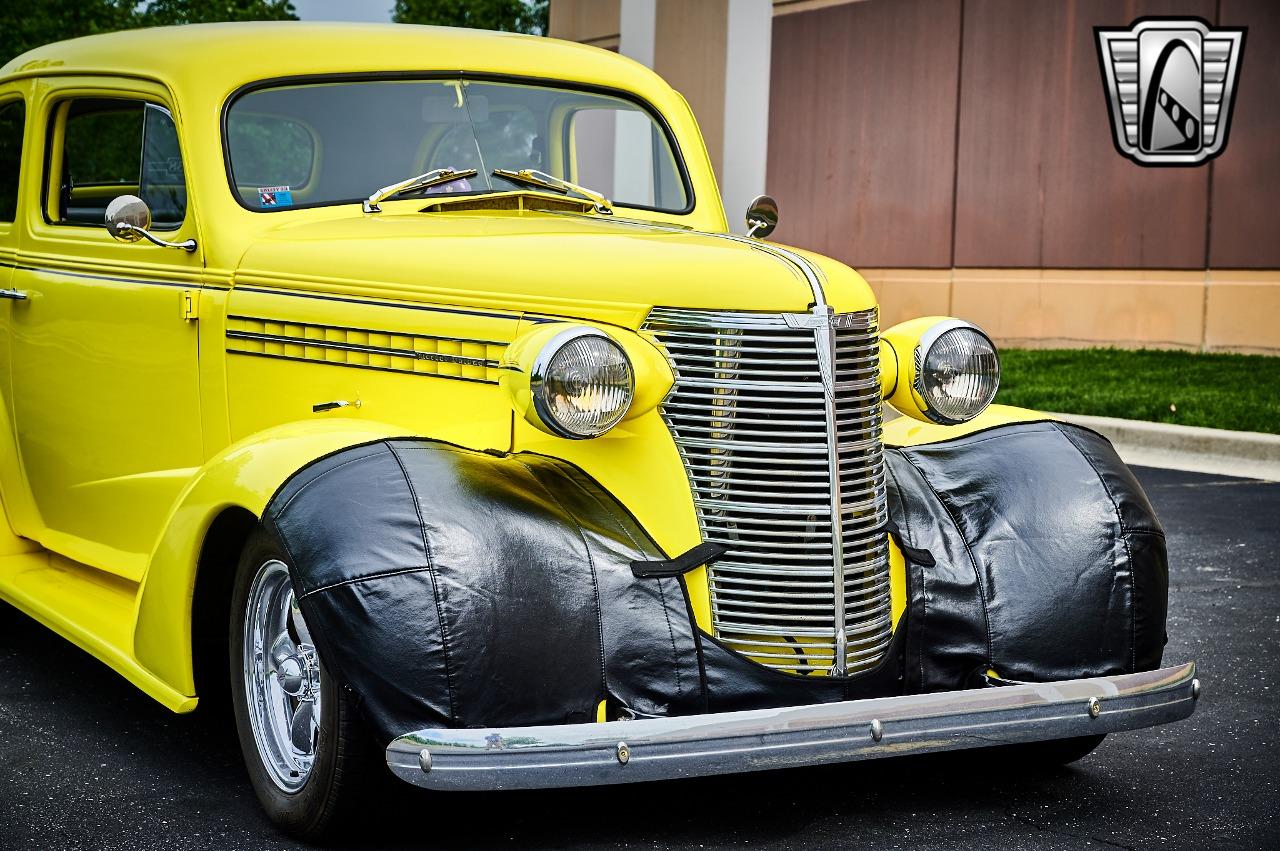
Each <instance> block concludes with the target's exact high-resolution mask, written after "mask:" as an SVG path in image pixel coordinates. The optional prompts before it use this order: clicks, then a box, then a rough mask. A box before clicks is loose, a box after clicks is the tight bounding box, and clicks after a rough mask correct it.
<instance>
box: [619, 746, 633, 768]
mask: <svg viewBox="0 0 1280 851" xmlns="http://www.w3.org/2000/svg"><path fill="white" fill-rule="evenodd" d="M630 759H631V748H629V747H627V743H626V742H618V762H620V763H622V764H623V765H626V764H627V761H628V760H630Z"/></svg>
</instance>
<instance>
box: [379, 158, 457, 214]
mask: <svg viewBox="0 0 1280 851" xmlns="http://www.w3.org/2000/svg"><path fill="white" fill-rule="evenodd" d="M477 174H479V172H477V171H476V170H475V169H474V168H464V169H461V170H459V169H454V168H437V169H433V170H431V171H429V172H427V173H426V174H420V175H418V176H417V177H411V178H409V179H408V180H402V181H400V182H399V183H393V184H391V185H390V186H384V187H382V188H381V189H379V190H378V191H377V192H375V193H373V194H372V195H370V196H369V197H368V198H366V199H365V202H364V211H365V212H366V213H381V212H382V207H380V206H378V205H379V204H380V203H381V202H382V201H385V200H387V199H388V198H390V197H391V196H393V195H399V194H400V193H401V192H410V191H412V190H414V189H427V188H429V187H432V186H439V185H440V184H442V183H452V182H453V181H455V180H461V179H462V178H464V177H475V176H476V175H477Z"/></svg>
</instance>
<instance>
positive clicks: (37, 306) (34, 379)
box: [10, 78, 203, 579]
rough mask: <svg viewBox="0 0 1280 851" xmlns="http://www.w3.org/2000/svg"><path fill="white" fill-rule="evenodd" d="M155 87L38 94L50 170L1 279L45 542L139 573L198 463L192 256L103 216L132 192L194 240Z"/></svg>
mask: <svg viewBox="0 0 1280 851" xmlns="http://www.w3.org/2000/svg"><path fill="white" fill-rule="evenodd" d="M163 95H164V92H163V90H161V89H159V87H151V86H149V85H148V84H146V83H143V82H141V81H138V82H133V81H121V82H120V83H119V84H118V85H112V84H107V83H104V82H102V81H98V80H84V81H80V80H76V79H74V78H68V79H65V80H61V81H59V82H57V83H56V84H55V85H53V86H52V87H50V88H48V89H46V90H45V92H44V95H43V97H42V98H41V102H40V103H39V104H38V106H37V109H38V111H39V116H40V121H39V123H38V125H37V127H38V132H39V137H40V138H42V140H43V142H44V144H45V146H46V150H45V152H44V164H45V173H44V175H43V187H44V188H43V190H42V193H41V194H42V196H43V197H42V198H41V203H40V205H39V206H40V207H41V208H42V209H39V210H34V211H31V214H30V215H27V216H25V217H24V221H25V222H26V223H27V225H28V228H29V229H28V231H27V232H26V233H24V235H23V239H22V245H21V250H20V256H19V262H18V263H17V264H16V265H17V267H18V268H16V269H14V270H13V279H12V282H11V283H12V286H13V287H14V288H16V289H17V290H19V291H21V292H22V293H23V294H25V295H26V299H25V300H23V301H21V302H15V304H17V305H18V306H17V307H16V308H15V309H14V310H13V313H12V319H11V329H10V331H11V343H10V349H11V357H12V373H13V388H12V395H13V404H12V409H13V410H12V416H13V419H14V425H15V429H16V432H17V441H18V447H19V452H20V455H21V459H22V464H23V466H24V469H25V472H26V476H27V480H28V482H29V485H30V490H31V496H32V499H33V501H34V503H35V505H36V508H37V509H38V511H39V514H40V526H41V528H38V529H20V530H18V531H19V532H20V533H21V534H25V535H27V536H28V537H33V538H35V539H36V540H38V541H40V542H41V543H42V544H44V545H45V546H46V547H48V548H49V549H52V550H54V551H56V552H61V553H63V554H64V555H67V556H69V557H71V558H74V559H76V560H78V561H82V562H84V563H87V564H91V565H93V566H96V567H99V568H102V569H105V570H110V571H112V572H115V573H118V574H120V575H123V576H126V577H128V578H131V579H138V578H140V576H141V575H142V572H143V570H144V568H145V564H146V561H147V558H148V556H149V554H150V552H151V549H152V547H153V546H154V543H155V541H156V539H157V536H158V534H159V532H160V530H161V527H162V525H163V523H164V519H165V517H166V515H167V513H168V510H169V508H170V506H171V505H172V503H173V501H174V500H175V498H176V497H177V495H178V493H179V492H180V491H181V489H182V487H183V486H184V485H185V484H186V483H187V481H188V480H189V479H190V478H191V475H192V474H193V473H194V471H195V470H196V469H197V468H198V467H199V465H200V464H201V462H202V456H203V448H202V443H201V432H200V408H199V393H198V390H199V388H198V385H197V381H198V372H197V367H198V363H197V334H196V327H195V324H196V323H195V322H194V321H193V319H192V318H191V317H190V316H189V315H186V313H187V312H186V310H185V308H186V305H187V304H188V303H189V302H190V301H194V300H195V298H194V296H195V295H198V292H197V291H198V287H199V280H200V271H201V255H200V252H199V251H196V252H188V251H185V250H181V249H175V248H164V247H158V246H155V245H152V244H150V243H149V242H145V241H141V242H134V243H124V242H118V241H116V240H115V239H113V238H112V236H111V235H110V234H109V233H108V232H107V230H106V227H105V225H104V223H103V215H104V211H105V209H106V207H107V205H108V204H109V203H110V202H111V200H112V199H113V198H115V197H117V196H120V195H137V196H140V197H141V198H142V199H143V200H144V201H146V202H147V203H148V205H149V206H150V208H151V212H152V218H153V226H152V231H153V232H154V233H156V235H157V236H159V237H160V238H163V239H166V240H170V241H175V242H179V241H182V240H186V239H188V238H193V237H194V236H195V234H196V223H195V214H194V210H193V209H191V207H190V205H189V204H188V201H187V191H186V186H187V182H186V178H185V173H184V170H183V166H182V154H181V146H180V144H179V137H178V131H177V126H176V123H175V120H174V117H173V115H172V113H171V112H170V110H169V108H168V107H167V105H166V103H165V100H164V97H163Z"/></svg>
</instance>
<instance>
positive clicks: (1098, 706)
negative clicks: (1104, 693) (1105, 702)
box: [1089, 697, 1102, 718]
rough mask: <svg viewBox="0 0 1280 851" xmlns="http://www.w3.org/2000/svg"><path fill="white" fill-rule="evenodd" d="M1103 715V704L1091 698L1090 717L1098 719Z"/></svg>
mask: <svg viewBox="0 0 1280 851" xmlns="http://www.w3.org/2000/svg"><path fill="white" fill-rule="evenodd" d="M1101 714H1102V703H1101V701H1099V700H1098V698H1096V697H1091V698H1089V717H1090V718H1097V717H1098V716H1099V715H1101Z"/></svg>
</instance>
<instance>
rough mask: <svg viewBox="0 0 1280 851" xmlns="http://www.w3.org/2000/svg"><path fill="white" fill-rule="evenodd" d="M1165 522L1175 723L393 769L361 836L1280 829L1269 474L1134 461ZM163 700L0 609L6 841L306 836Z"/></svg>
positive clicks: (1062, 835)
mask: <svg viewBox="0 0 1280 851" xmlns="http://www.w3.org/2000/svg"><path fill="white" fill-rule="evenodd" d="M1138 474H1139V477H1140V478H1141V479H1142V481H1143V484H1144V485H1145V486H1146V488H1147V491H1148V494H1149V495H1150V496H1151V498H1152V501H1153V502H1154V503H1155V505H1156V508H1157V510H1158V512H1159V514H1160V518H1161V520H1162V521H1163V523H1164V525H1165V528H1166V530H1167V532H1168V535H1169V551H1170V555H1171V576H1170V616H1169V645H1168V647H1167V648H1166V651H1165V662H1166V664H1172V663H1175V662H1181V661H1184V660H1186V659H1196V660H1197V661H1198V662H1199V664H1200V678H1201V680H1202V681H1203V683H1204V696H1203V697H1202V698H1201V700H1200V703H1199V707H1198V709H1197V711H1196V713H1195V715H1193V716H1192V717H1191V718H1190V719H1189V720H1187V721H1184V722H1181V723H1178V724H1174V725H1171V726H1166V727H1159V728H1155V729H1151V730H1142V731H1137V732H1131V733H1120V734H1116V735H1113V736H1111V737H1109V738H1108V739H1107V740H1106V741H1105V742H1104V743H1103V744H1102V746H1101V747H1100V748H1099V749H1098V750H1097V751H1095V752H1094V753H1093V754H1092V755H1091V756H1089V757H1087V758H1086V759H1085V760H1084V761H1082V762H1080V763H1077V764H1076V765H1074V766H1071V767H1068V768H1053V769H1038V770H1033V769H1025V768H1017V767H1015V766H1011V765H1009V764H1007V763H1003V762H1001V761H1000V760H997V759H994V758H993V757H991V756H990V755H989V754H985V753H983V752H979V751H964V752H960V753H955V754H947V755H942V756H936V757H908V758H901V759H896V760H882V761H879V762H864V763H855V764H852V765H844V766H829V767H820V768H812V769H795V770H788V771H778V772H770V773H763V774H752V775H744V776H738V777H720V778H708V779H701V780H687V781H677V782H668V783H658V784H646V785H637V786H615V787H603V788H594V789H581V790H574V789H569V790H555V791H545V792H508V793H483V794H471V795H457V794H455V795H443V794H437V795H431V794H426V793H422V792H420V791H418V790H415V789H411V788H409V787H407V786H405V787H400V786H395V785H392V786H389V788H388V791H387V793H386V795H385V799H384V800H383V801H382V802H381V805H380V806H378V807H376V808H374V809H371V810H370V811H369V812H368V813H367V814H366V815H365V816H364V818H363V819H362V821H361V823H360V824H359V825H358V826H356V831H355V833H354V835H353V837H352V839H351V841H350V843H349V844H350V846H351V847H359V848H422V847H436V846H438V847H441V848H452V847H458V848H485V847H504V846H505V847H519V848H558V849H564V848H666V847H680V848H722V847H752V848H776V849H796V848H811V847H812V848H825V847H836V846H841V847H878V848H918V849H932V848H960V847H963V848H1000V849H1017V848H1036V849H1041V848H1051V849H1052V848H1073V849H1074V848H1088V847H1099V848H1101V847H1116V848H1147V847H1166V848H1191V847H1215V848H1227V847H1238V848H1276V847H1280V813H1278V811H1280V753H1278V750H1277V749H1278V745H1280V678H1278V676H1277V675H1278V674H1280V484H1277V483H1266V482H1256V481H1250V480H1244V479H1228V478H1224V477H1220V476H1209V475H1202V474H1197V473H1181V472H1173V471H1165V470H1152V469H1140V470H1138ZM202 714H204V713H199V712H197V713H196V714H195V715H194V716H190V717H180V716H176V715H171V714H169V713H168V712H167V711H166V710H164V709H163V708H161V707H160V706H159V705H157V704H155V703H153V702H152V701H151V700H150V699H149V698H147V697H145V696H143V695H142V694H141V693H140V692H137V691H135V690H134V689H133V687H132V686H130V685H128V684H127V683H126V682H125V681H124V680H123V679H120V678H119V677H118V676H117V675H116V674H114V673H112V672H111V671H109V670H108V669H107V668H105V667H104V666H102V665H101V664H100V663H98V662H97V661H95V660H93V659H91V658H90V657H89V656H87V655H85V654H84V653H82V652H81V651H80V650H78V649H76V648H75V647H73V646H71V645H70V644H69V643H67V642H65V641H63V640H62V639H61V638H59V637H57V636H55V635H54V634H53V633H50V632H48V631H47V630H45V629H44V628H43V627H40V626H38V625H37V624H35V623H34V622H32V621H30V620H28V619H26V618H25V617H22V616H19V615H17V614H16V613H13V612H11V611H6V612H0V848H4V849H9V848H14V849H17V848H23V849H25V848H50V849H80V848H83V849H103V851H106V849H130V851H139V849H160V848H184V849H196V848H246V849H257V848H263V849H267V848H270V849H274V848H294V847H301V846H298V845H297V844H296V843H293V842H291V841H289V840H287V839H286V838H284V837H282V836H280V835H279V834H278V833H276V832H275V831H274V830H273V828H272V827H271V825H270V824H269V823H268V822H267V821H266V820H265V819H264V818H263V817H262V816H261V815H260V813H259V810H258V807H257V802H256V801H255V800H254V798H253V794H252V792H251V791H250V790H249V786H248V782H247V781H246V780H245V779H244V777H243V768H242V767H241V764H240V754H239V751H238V748H237V745H236V742H235V739H234V736H233V735H232V734H231V733H230V731H229V729H228V726H227V725H228V724H229V719H223V718H218V717H200V716H201V715H202Z"/></svg>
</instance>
